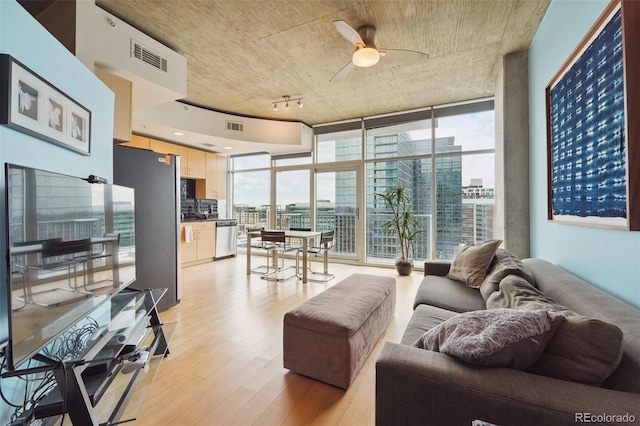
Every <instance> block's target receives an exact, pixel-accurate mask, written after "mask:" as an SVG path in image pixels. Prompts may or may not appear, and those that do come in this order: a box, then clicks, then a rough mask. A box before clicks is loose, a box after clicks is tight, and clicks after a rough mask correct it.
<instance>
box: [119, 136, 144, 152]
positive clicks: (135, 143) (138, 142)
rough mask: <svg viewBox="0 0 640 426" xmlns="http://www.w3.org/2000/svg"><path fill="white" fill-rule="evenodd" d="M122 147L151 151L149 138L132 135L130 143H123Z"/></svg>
mask: <svg viewBox="0 0 640 426" xmlns="http://www.w3.org/2000/svg"><path fill="white" fill-rule="evenodd" d="M120 145H124V146H130V147H133V148H141V149H151V148H150V142H149V138H148V137H146V136H140V135H131V140H130V141H129V142H125V143H121V144H120Z"/></svg>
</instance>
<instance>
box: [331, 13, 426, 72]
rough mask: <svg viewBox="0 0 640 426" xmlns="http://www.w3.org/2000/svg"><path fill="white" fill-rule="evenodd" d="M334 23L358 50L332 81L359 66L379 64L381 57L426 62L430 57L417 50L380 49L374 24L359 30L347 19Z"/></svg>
mask: <svg viewBox="0 0 640 426" xmlns="http://www.w3.org/2000/svg"><path fill="white" fill-rule="evenodd" d="M333 25H334V26H335V27H336V29H337V30H338V31H339V32H340V34H342V36H343V37H344V38H346V39H347V40H348V41H350V42H351V43H353V44H354V45H355V46H356V50H355V52H353V56H352V58H351V62H349V63H348V64H347V65H345V66H344V67H342V69H341V70H340V71H338V72H337V73H336V74H335V75H334V76H333V77H332V78H331V80H330V82H331V83H335V82H336V81H338V80H340V79H342V78H343V77H345V76H346V75H347V74H349V73H350V72H351V71H353V70H354V69H356V68H358V67H359V68H365V67H371V66H373V65H375V64H377V63H378V61H379V60H380V58H381V57H384V58H385V60H393V61H400V62H414V63H420V62H424V61H425V60H427V59H428V58H429V55H428V54H426V53H423V52H417V51H415V50H405V49H378V48H377V47H376V45H375V44H374V40H373V39H374V37H375V35H376V27H374V26H372V25H363V26H361V27H360V28H358V29H357V30H355V29H354V28H353V27H352V26H351V25H349V24H347V23H346V22H345V21H333Z"/></svg>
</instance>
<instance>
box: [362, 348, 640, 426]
mask: <svg viewBox="0 0 640 426" xmlns="http://www.w3.org/2000/svg"><path fill="white" fill-rule="evenodd" d="M589 413H590V414H591V415H594V416H595V415H602V414H604V413H606V414H607V415H620V416H622V415H625V414H627V416H635V419H639V418H640V394H634V393H627V392H620V391H614V390H610V389H602V388H597V387H592V386H586V385H581V384H578V383H573V382H566V381H562V380H557V379H553V378H550V377H544V376H538V375H535V374H531V373H527V372H523V371H518V370H512V369H508V368H488V367H475V366H473V365H470V364H466V363H464V362H462V361H459V360H457V359H455V358H454V357H450V356H448V355H445V354H441V353H438V352H432V351H427V350H423V349H418V348H413V347H410V346H404V345H400V344H397V343H386V344H385V346H384V348H383V350H382V353H381V354H380V356H379V357H378V360H377V362H376V410H375V415H376V425H377V426H382V425H415V424H433V425H436V424H437V425H470V424H471V423H472V421H473V420H476V419H479V420H484V421H486V422H490V423H493V424H496V425H515V424H517V425H525V426H527V425H531V426H534V425H542V424H549V425H551V424H552V425H573V426H575V425H576V423H581V422H580V421H578V420H579V418H578V417H577V416H583V418H584V416H587V415H589ZM585 423H586V422H585ZM603 423H604V424H609V423H608V422H606V421H605V422H603ZM603 423H597V424H603ZM612 423H613V422H612Z"/></svg>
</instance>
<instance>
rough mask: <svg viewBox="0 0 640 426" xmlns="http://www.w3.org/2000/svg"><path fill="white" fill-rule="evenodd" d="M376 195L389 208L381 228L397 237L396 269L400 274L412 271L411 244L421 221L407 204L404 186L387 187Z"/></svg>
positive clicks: (416, 236) (420, 229)
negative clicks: (387, 217)
mask: <svg viewBox="0 0 640 426" xmlns="http://www.w3.org/2000/svg"><path fill="white" fill-rule="evenodd" d="M376 196H378V197H380V198H382V199H383V200H384V203H385V206H386V207H388V208H389V209H390V210H391V218H390V219H389V220H388V221H386V222H384V223H383V224H382V230H383V232H385V233H388V234H392V233H395V234H396V237H397V239H398V246H399V248H400V253H399V254H398V259H397V260H396V270H397V271H398V274H400V275H409V274H411V272H412V271H413V260H412V259H411V253H412V251H413V244H414V242H415V241H416V239H417V238H418V235H420V233H421V232H422V223H421V222H420V220H419V219H418V217H417V216H416V214H415V213H414V211H413V210H412V209H411V207H410V206H409V205H408V204H409V203H410V201H411V200H410V198H409V195H408V192H407V189H406V188H405V187H404V186H402V185H398V186H395V187H392V188H389V189H388V190H387V191H385V192H384V193H376Z"/></svg>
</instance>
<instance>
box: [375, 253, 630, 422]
mask: <svg viewBox="0 0 640 426" xmlns="http://www.w3.org/2000/svg"><path fill="white" fill-rule="evenodd" d="M521 263H522V264H523V265H526V266H524V267H522V268H521V269H523V270H524V273H519V272H515V274H514V275H511V274H509V272H507V273H506V274H503V275H504V276H501V277H496V276H495V274H493V275H494V276H493V278H498V279H499V283H498V284H496V283H495V282H494V283H493V284H492V285H491V286H488V285H485V284H484V283H483V285H482V286H481V287H480V289H476V288H470V287H468V286H466V285H465V284H463V283H461V282H459V281H455V280H452V279H449V278H447V277H446V275H447V272H448V271H449V266H450V263H446V262H428V263H427V264H425V277H424V279H423V281H422V284H421V285H420V287H419V290H418V292H417V295H416V298H415V303H414V313H413V315H412V318H411V320H410V322H409V324H408V326H407V328H406V330H405V334H404V336H403V338H402V341H401V342H400V343H386V344H385V346H384V348H383V351H382V353H381V354H380V356H379V358H378V360H377V363H376V413H375V414H376V424H377V425H379V426H382V425H394V426H396V425H438V426H439V425H471V424H472V423H473V422H474V421H476V420H479V421H484V422H488V423H490V424H495V425H500V426H508V425H532V426H533V425H536V426H538V425H554V426H555V425H574V426H575V425H576V424H580V423H591V424H640V311H638V310H637V309H635V308H633V307H632V306H629V305H628V304H626V303H624V302H622V301H620V300H618V299H616V298H615V297H613V296H611V295H609V294H607V293H605V292H603V291H601V290H599V289H597V288H595V287H594V286H592V285H590V284H588V283H587V282H585V281H583V280H581V279H579V278H577V277H576V276H574V275H572V274H570V273H568V272H567V271H565V270H563V269H561V268H559V267H557V266H555V265H553V264H551V263H549V262H547V261H544V260H541V259H525V260H523V261H522V262H521ZM491 275H492V273H491V270H489V271H488V273H487V277H489V276H491ZM526 275H530V276H529V277H526V279H524V280H523V279H521V278H522V277H525V276H526ZM612 279H615V277H612ZM485 281H486V280H485ZM525 281H533V285H532V286H531V288H529V290H530V291H529V292H528V293H530V294H534V296H535V297H534V301H533V305H534V306H533V308H535V307H537V306H538V305H539V303H541V302H540V300H543V301H544V302H547V301H548V302H550V303H552V304H553V302H554V301H555V302H557V303H556V305H552V306H554V307H555V308H557V309H559V310H562V309H563V307H566V308H568V309H566V312H569V310H571V311H573V312H574V314H575V313H578V314H581V315H582V316H583V317H581V318H582V319H580V320H579V321H582V325H585V324H586V325H587V327H586V329H587V332H588V333H587V336H586V337H584V336H578V337H579V338H584V339H592V337H589V333H591V331H593V330H592V327H591V325H593V324H591V322H593V321H592V320H589V319H599V320H601V321H603V322H604V324H610V325H612V327H613V328H614V329H616V330H618V328H619V330H618V333H619V332H620V331H621V337H622V340H621V342H620V341H618V345H619V346H618V347H619V348H620V350H619V351H618V353H621V356H617V357H615V358H616V359H614V360H613V365H612V366H611V371H606V372H604V374H606V375H607V377H606V379H605V380H604V382H603V383H601V384H600V383H599V382H598V380H596V382H598V383H590V381H592V378H591V377H589V376H588V373H589V371H584V370H585V369H584V368H583V369H582V370H581V369H580V368H576V369H575V371H574V369H573V367H572V366H569V367H568V370H569V371H568V373H567V374H568V375H569V377H572V380H568V379H560V378H557V377H549V374H547V372H545V368H546V366H545V363H546V362H547V361H548V362H551V363H553V361H554V358H558V357H557V354H554V353H553V351H551V352H549V353H547V352H546V351H547V350H548V349H549V347H550V346H551V343H550V344H549V346H547V347H546V348H545V353H544V355H543V356H541V357H540V358H539V361H538V362H537V363H536V365H534V366H533V367H532V368H531V369H528V370H525V371H523V370H518V369H514V368H505V367H486V366H477V365H473V364H470V363H468V362H466V361H463V360H461V359H460V358H457V357H454V356H451V355H447V354H444V353H441V352H436V351H432V350H425V349H420V348H417V347H413V346H412V345H413V344H414V342H416V341H417V340H418V339H420V337H421V336H422V335H423V334H424V333H425V332H426V331H427V330H430V329H432V328H433V327H437V326H438V325H439V324H442V323H443V322H444V321H446V320H447V319H449V318H452V317H454V316H456V315H458V314H459V313H463V312H469V311H478V310H485V309H487V303H488V301H490V302H491V303H492V306H490V307H492V308H496V307H500V306H504V304H505V303H506V304H507V305H508V304H514V305H516V306H507V307H509V308H513V309H527V308H530V306H527V304H530V303H532V302H531V299H530V298H529V297H524V298H523V297H520V293H518V296H515V297H514V296H513V295H509V294H507V295H506V296H505V292H506V291H507V290H506V288H507V287H508V285H509V284H512V283H513V282H519V283H523V285H528V284H527V283H526V282H525ZM503 287H504V288H503ZM532 289H533V290H532ZM496 300H497V302H496ZM505 300H507V302H505ZM523 300H525V302H523ZM501 304H502V305H501ZM569 317H571V315H569ZM585 321H586V322H585ZM589 321H591V322H589ZM598 323H599V324H602V323H600V322H599V321H598ZM615 326H617V328H616V327H615ZM565 328H566V330H565V333H564V335H565V336H564V337H567V334H568V333H571V330H572V329H571V328H570V327H569V326H567V327H565ZM583 329H584V327H583ZM561 330H562V329H558V331H556V334H555V336H560V335H561V334H562V333H561ZM555 336H554V337H555ZM568 337H569V338H571V337H572V336H570V335H569V336H568ZM574 337H575V336H574ZM618 337H620V336H619V335H618V336H616V335H614V336H613V338H612V339H613V340H611V341H607V340H605V341H604V343H603V345H602V346H601V347H600V348H601V349H602V351H600V350H599V349H597V353H596V355H598V354H599V353H600V352H602V354H603V356H605V355H606V356H608V355H607V352H612V353H615V352H616V342H615V341H616V339H617V338H618ZM558 339H560V337H558ZM565 343H566V342H565ZM592 343H594V342H591V341H588V342H586V343H585V344H586V345H592ZM574 345H575V346H574ZM568 346H569V348H572V347H575V351H574V352H575V353H572V354H569V355H570V356H574V355H575V357H576V358H575V359H577V360H578V363H580V362H582V361H585V362H586V365H587V367H588V368H590V365H591V364H589V362H591V361H593V360H590V359H587V358H588V357H589V356H591V355H589V354H588V351H587V350H586V349H583V348H582V347H581V344H576V343H575V342H572V341H570V340H569V342H568ZM595 347H596V348H598V347H597V346H595ZM591 349H592V350H593V346H591ZM562 350H564V351H566V350H567V348H566V347H565V348H564V349H562ZM545 357H546V358H545ZM540 360H541V361H540ZM543 361H544V362H543ZM595 361H596V364H597V362H599V361H600V360H595ZM564 362H567V361H566V359H565V360H564ZM569 362H572V361H571V360H569ZM559 366H560V370H559V372H558V371H556V373H557V374H556V375H558V373H559V374H560V375H562V374H564V372H565V369H566V368H567V365H566V364H564V365H563V364H562V363H560V364H559ZM588 368H587V369H588ZM603 368H605V369H606V368H607V366H606V365H605V366H604V367H603ZM532 371H536V373H534V372H532ZM573 373H575V374H576V375H577V376H576V377H579V378H580V379H573V376H571V374H573ZM585 373H587V377H583V376H584V374H585ZM599 373H600V375H602V374H603V371H599ZM576 380H577V381H576ZM580 381H582V382H580ZM600 381H602V377H601V378H600ZM585 383H590V384H585Z"/></svg>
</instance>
